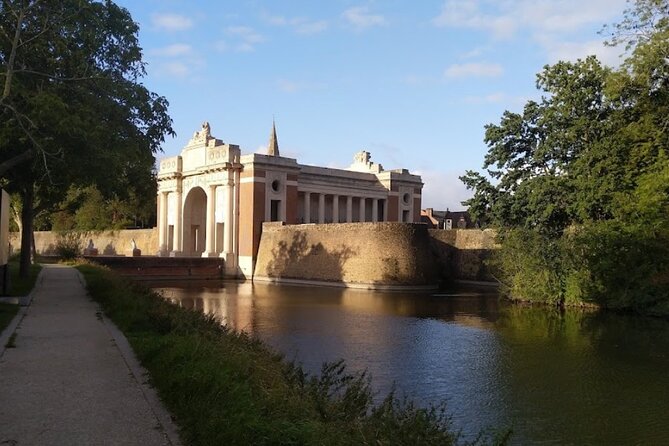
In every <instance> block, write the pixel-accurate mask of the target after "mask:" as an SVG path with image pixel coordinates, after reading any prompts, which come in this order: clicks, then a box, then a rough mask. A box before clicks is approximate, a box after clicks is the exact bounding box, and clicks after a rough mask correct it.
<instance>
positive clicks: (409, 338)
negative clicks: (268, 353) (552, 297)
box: [155, 283, 669, 445]
mask: <svg viewBox="0 0 669 446" xmlns="http://www.w3.org/2000/svg"><path fill="white" fill-rule="evenodd" d="M219 285H220V286H218V287H213V286H212V284H211V283H209V284H207V285H202V284H199V285H198V284H185V285H183V286H174V285H173V284H171V285H165V284H162V285H157V286H155V288H156V289H160V290H161V291H162V292H163V294H164V296H165V297H166V298H168V299H170V300H172V301H174V302H177V303H179V304H180V305H181V306H183V307H185V308H189V309H197V310H201V311H205V312H208V313H213V314H216V315H217V316H219V317H220V318H221V319H222V320H223V321H225V323H227V324H229V325H231V326H232V327H234V328H236V329H238V330H244V331H246V332H248V333H250V334H252V335H255V336H258V337H259V338H261V339H263V340H264V341H266V342H267V343H268V344H269V345H271V346H272V347H274V348H275V349H277V350H278V351H280V352H282V353H284V355H285V356H286V357H287V358H288V359H295V360H297V361H298V362H300V363H302V364H303V366H304V368H305V369H306V370H307V371H309V372H312V373H318V372H319V370H320V367H321V364H322V363H323V362H324V361H333V360H336V359H339V358H344V359H345V360H346V362H347V364H348V365H349V367H350V368H351V369H353V370H364V369H367V370H368V371H369V372H370V373H371V375H372V383H373V387H374V388H375V390H377V391H378V392H379V394H380V395H384V394H386V393H387V392H388V391H389V390H390V389H391V388H392V386H393V383H394V385H395V387H396V388H397V389H398V390H399V391H400V392H403V393H404V394H406V395H408V396H409V397H411V398H412V399H414V400H415V401H417V402H418V403H419V404H422V405H428V404H430V403H438V402H440V401H444V400H445V401H446V402H447V405H448V410H449V412H450V413H451V414H452V415H453V425H454V427H455V428H456V429H461V430H462V432H463V434H464V435H465V436H466V437H467V438H471V436H472V435H474V434H475V433H477V432H478V431H480V430H481V429H485V428H488V427H495V428H511V429H513V436H512V444H560V445H564V444H574V445H585V444H601V445H610V444H647V445H656V444H669V322H667V321H663V320H656V319H651V318H643V317H637V316H627V315H618V314H609V313H607V314H597V313H592V312H582V311H566V312H560V311H558V310H553V309H549V308H545V307H541V308H537V307H535V308H528V307H519V306H514V305H510V304H508V303H505V302H502V301H500V300H499V298H498V295H497V294H496V292H495V291H494V290H490V289H488V290H486V289H467V288H461V289H457V290H452V291H449V292H439V293H381V292H369V291H357V290H343V289H336V288H322V287H298V286H272V285H258V284H256V285H251V284H248V283H244V284H237V283H224V284H219Z"/></svg>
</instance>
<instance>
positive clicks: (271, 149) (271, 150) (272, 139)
mask: <svg viewBox="0 0 669 446" xmlns="http://www.w3.org/2000/svg"><path fill="white" fill-rule="evenodd" d="M267 154H268V155H269V156H280V155H279V140H278V139H277V138H276V125H275V124H274V118H272V133H271V134H270V136H269V144H268V145H267Z"/></svg>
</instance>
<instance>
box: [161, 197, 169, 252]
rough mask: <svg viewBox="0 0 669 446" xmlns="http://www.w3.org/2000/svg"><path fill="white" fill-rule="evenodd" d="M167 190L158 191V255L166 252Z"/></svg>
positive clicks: (167, 232) (167, 231)
mask: <svg viewBox="0 0 669 446" xmlns="http://www.w3.org/2000/svg"><path fill="white" fill-rule="evenodd" d="M168 229H169V228H168V227H167V192H158V245H159V247H158V251H159V253H158V254H159V255H164V254H165V253H166V252H167V236H168V234H169V230H168Z"/></svg>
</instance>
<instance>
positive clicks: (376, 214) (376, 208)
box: [372, 198, 379, 223]
mask: <svg viewBox="0 0 669 446" xmlns="http://www.w3.org/2000/svg"><path fill="white" fill-rule="evenodd" d="M372 221H373V222H374V223H376V222H377V221H379V199H378V198H374V199H373V200H372Z"/></svg>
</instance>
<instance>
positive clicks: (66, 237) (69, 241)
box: [55, 231, 84, 260]
mask: <svg viewBox="0 0 669 446" xmlns="http://www.w3.org/2000/svg"><path fill="white" fill-rule="evenodd" d="M83 246H84V244H83V234H81V233H78V232H73V231H68V232H62V233H60V234H58V238H57V239H56V248H55V252H56V255H57V256H59V257H60V258H62V259H63V260H72V259H75V258H77V257H79V256H80V255H81V251H82V249H83Z"/></svg>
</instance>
